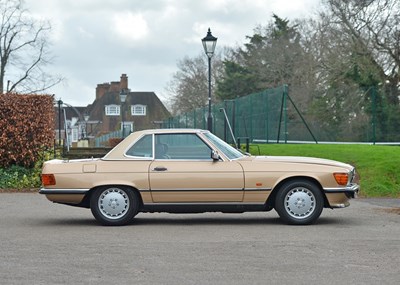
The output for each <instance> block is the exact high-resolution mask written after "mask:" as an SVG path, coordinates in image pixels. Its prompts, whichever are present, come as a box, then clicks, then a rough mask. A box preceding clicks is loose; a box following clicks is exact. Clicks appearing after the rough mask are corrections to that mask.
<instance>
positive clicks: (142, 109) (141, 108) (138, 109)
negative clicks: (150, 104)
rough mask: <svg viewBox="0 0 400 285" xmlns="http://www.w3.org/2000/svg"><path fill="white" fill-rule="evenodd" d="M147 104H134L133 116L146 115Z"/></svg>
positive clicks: (132, 108)
mask: <svg viewBox="0 0 400 285" xmlns="http://www.w3.org/2000/svg"><path fill="white" fill-rule="evenodd" d="M146 107H147V106H146V105H140V104H138V105H132V106H131V113H132V116H146Z"/></svg>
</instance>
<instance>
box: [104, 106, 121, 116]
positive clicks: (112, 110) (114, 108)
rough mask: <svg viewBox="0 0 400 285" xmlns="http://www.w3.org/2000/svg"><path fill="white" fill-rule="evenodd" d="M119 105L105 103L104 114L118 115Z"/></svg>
mask: <svg viewBox="0 0 400 285" xmlns="http://www.w3.org/2000/svg"><path fill="white" fill-rule="evenodd" d="M119 115H120V107H119V106H118V105H107V106H106V116H119Z"/></svg>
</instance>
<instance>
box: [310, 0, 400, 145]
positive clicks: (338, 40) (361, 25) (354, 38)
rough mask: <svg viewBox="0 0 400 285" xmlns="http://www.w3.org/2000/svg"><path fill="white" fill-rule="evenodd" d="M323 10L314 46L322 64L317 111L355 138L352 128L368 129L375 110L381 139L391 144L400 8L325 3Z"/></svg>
mask: <svg viewBox="0 0 400 285" xmlns="http://www.w3.org/2000/svg"><path fill="white" fill-rule="evenodd" d="M324 4H325V5H324V6H323V10H321V12H320V14H319V18H318V19H317V21H316V22H314V25H313V26H314V32H313V34H314V41H313V42H312V44H311V45H312V46H314V47H316V48H314V49H313V53H314V56H315V60H316V62H318V63H319V64H318V67H317V69H316V70H315V73H316V74H318V77H319V78H318V79H319V82H318V85H317V88H316V90H317V92H316V93H317V94H318V95H317V99H318V98H319V99H318V100H316V101H315V103H316V104H314V107H316V106H318V108H320V110H319V111H317V113H320V114H322V113H324V116H325V118H330V119H329V120H330V121H333V120H336V126H337V128H336V129H337V130H341V133H346V132H347V133H351V132H349V129H348V128H349V127H350V126H351V127H352V128H354V125H355V124H356V123H357V122H358V123H357V124H359V125H361V124H364V126H367V125H368V124H366V121H367V120H366V115H368V113H369V115H370V116H372V114H371V113H372V110H374V109H375V112H377V114H376V115H377V116H378V118H377V120H376V121H377V124H378V125H379V126H378V128H379V129H380V130H381V134H382V135H383V136H382V137H381V139H383V140H387V139H390V138H389V136H388V134H389V133H392V134H398V133H399V132H400V127H399V125H400V124H399V123H400V115H399V114H400V105H399V95H400V92H399V87H400V86H399V82H400V77H399V69H400V59H399V58H400V57H399V56H400V41H399V39H400V18H399V17H398V14H399V13H400V3H399V2H398V1H396V0H375V1H372V0H370V1H359V0H348V1H340V0H326V1H325V2H324ZM379 89H380V91H379ZM371 90H378V91H376V93H372V92H371ZM372 94H375V95H372ZM374 96H377V98H375V99H373V98H374ZM373 101H375V102H373ZM372 104H376V105H375V107H371V105H372ZM332 106H336V107H335V108H333V107H332ZM329 120H327V121H329ZM325 122H326V121H325ZM333 125H335V124H331V125H330V127H332V126H333ZM331 129H332V130H333V133H339V132H336V131H335V128H334V127H333V128H331ZM364 133H365V130H364ZM358 139H360V138H358Z"/></svg>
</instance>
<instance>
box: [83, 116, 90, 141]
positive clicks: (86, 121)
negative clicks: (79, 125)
mask: <svg viewBox="0 0 400 285" xmlns="http://www.w3.org/2000/svg"><path fill="white" fill-rule="evenodd" d="M89 118H90V116H89V114H88V113H85V115H83V119H84V120H85V139H87V140H89V137H88V127H87V124H88V121H89Z"/></svg>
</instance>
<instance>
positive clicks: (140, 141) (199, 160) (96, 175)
mask: <svg viewBox="0 0 400 285" xmlns="http://www.w3.org/2000/svg"><path fill="white" fill-rule="evenodd" d="M358 182H359V176H358V174H357V173H356V170H355V168H354V167H353V166H351V165H349V164H345V163H341V162H337V161H332V160H326V159H319V158H309V157H285V156H252V155H250V154H246V153H243V152H241V151H240V150H238V149H236V148H234V147H232V146H231V145H229V144H228V143H226V142H225V141H223V140H222V139H220V138H219V137H217V136H216V135H214V134H213V133H211V132H209V131H206V130H199V129H158V130H143V131H137V132H134V133H132V134H130V135H129V136H128V137H127V138H126V139H124V140H123V141H122V142H120V143H119V144H118V145H117V146H116V147H114V148H113V149H112V150H111V151H110V152H108V153H107V154H106V155H105V156H104V157H102V158H95V159H93V158H92V159H79V160H78V159H76V160H59V159H54V160H50V161H47V162H45V163H44V165H43V169H42V188H41V189H40V191H39V193H41V194H44V195H46V197H47V198H48V200H50V201H52V202H55V203H60V204H66V205H71V206H78V207H85V208H90V209H91V212H92V214H93V216H94V217H95V219H96V220H97V221H98V222H99V223H100V224H102V225H107V226H113V225H115V226H120V225H126V224H128V223H130V222H131V220H132V219H133V218H134V217H135V216H136V214H138V213H139V212H147V213H154V212H167V213H204V212H224V213H243V212H249V211H270V210H272V209H275V210H276V212H277V213H278V214H279V217H280V218H281V220H282V221H283V222H284V223H287V224H294V225H308V224H312V223H314V222H315V221H316V220H317V219H318V218H319V216H320V214H321V212H322V210H323V208H332V209H333V208H344V207H347V206H349V200H350V199H351V198H355V197H356V196H357V193H358V192H359V189H360V187H359V183H358Z"/></svg>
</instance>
